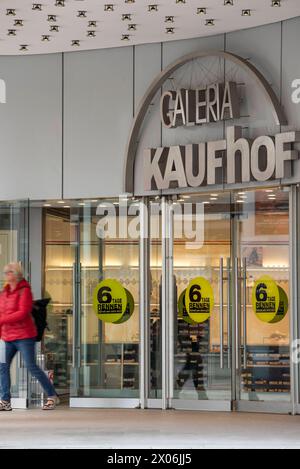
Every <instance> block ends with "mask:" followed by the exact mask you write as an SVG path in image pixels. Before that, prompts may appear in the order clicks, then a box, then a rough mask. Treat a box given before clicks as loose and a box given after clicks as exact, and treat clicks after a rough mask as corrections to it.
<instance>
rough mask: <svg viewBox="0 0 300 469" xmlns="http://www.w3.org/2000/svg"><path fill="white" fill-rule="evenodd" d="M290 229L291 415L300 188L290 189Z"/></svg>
mask: <svg viewBox="0 0 300 469" xmlns="http://www.w3.org/2000/svg"><path fill="white" fill-rule="evenodd" d="M289 205H290V206H289V229H290V243H289V244H290V295H289V296H290V361H291V398H292V403H291V404H292V405H291V413H292V415H295V414H299V413H300V402H299V399H300V395H299V364H298V363H297V362H296V361H295V360H294V344H297V341H299V339H300V331H299V319H298V309H299V300H298V298H299V287H298V278H299V277H298V275H299V266H300V259H299V255H300V250H299V228H300V216H299V209H300V201H299V188H298V187H297V186H291V187H290V195H289Z"/></svg>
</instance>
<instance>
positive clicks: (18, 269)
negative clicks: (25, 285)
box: [4, 262, 24, 281]
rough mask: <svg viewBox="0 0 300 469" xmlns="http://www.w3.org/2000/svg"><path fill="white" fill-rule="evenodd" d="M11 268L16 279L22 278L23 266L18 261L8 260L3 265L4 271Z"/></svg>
mask: <svg viewBox="0 0 300 469" xmlns="http://www.w3.org/2000/svg"><path fill="white" fill-rule="evenodd" d="M6 270H12V271H13V273H14V274H15V276H16V277H17V279H18V281H20V280H22V279H23V278H24V273H23V268H22V266H21V264H20V263H19V262H10V263H9V264H7V265H6V266H5V267H4V271H6Z"/></svg>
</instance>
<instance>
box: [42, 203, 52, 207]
mask: <svg viewBox="0 0 300 469" xmlns="http://www.w3.org/2000/svg"><path fill="white" fill-rule="evenodd" d="M44 207H52V205H51V204H44Z"/></svg>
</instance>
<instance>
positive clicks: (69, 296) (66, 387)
mask: <svg viewBox="0 0 300 469" xmlns="http://www.w3.org/2000/svg"><path fill="white" fill-rule="evenodd" d="M75 231H76V225H74V224H73V223H72V221H71V218H70V209H69V208H64V207H49V208H45V209H44V266H45V267H44V268H45V273H44V286H43V297H44V298H50V302H49V305H48V307H47V322H48V326H49V329H46V331H45V334H44V339H43V347H42V350H43V353H44V355H45V368H46V369H47V370H48V371H50V372H51V374H52V376H53V382H54V385H55V388H56V389H57V392H58V394H59V395H60V397H64V398H66V399H68V397H69V394H70V373H71V364H72V363H71V358H72V339H73V337H72V322H73V270H74V269H73V265H74V262H75V258H74V243H75Z"/></svg>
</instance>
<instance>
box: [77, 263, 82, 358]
mask: <svg viewBox="0 0 300 469" xmlns="http://www.w3.org/2000/svg"><path fill="white" fill-rule="evenodd" d="M78 269H79V272H78V282H77V286H78V340H79V345H78V348H77V350H78V354H79V361H78V362H79V366H81V358H82V357H81V308H82V305H81V270H82V265H81V262H79V267H78Z"/></svg>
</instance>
